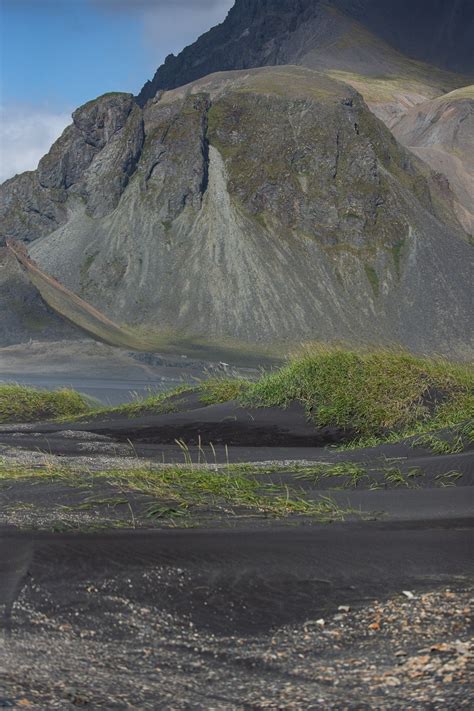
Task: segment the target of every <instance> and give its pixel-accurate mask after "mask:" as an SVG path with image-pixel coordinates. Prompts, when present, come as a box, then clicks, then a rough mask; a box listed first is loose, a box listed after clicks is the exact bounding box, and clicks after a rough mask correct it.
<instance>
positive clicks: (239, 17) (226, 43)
mask: <svg viewBox="0 0 474 711" xmlns="http://www.w3.org/2000/svg"><path fill="white" fill-rule="evenodd" d="M334 10H336V11H338V12H339V13H343V14H344V17H345V21H346V22H349V23H350V21H351V20H352V21H356V22H359V23H362V25H363V26H364V27H365V28H366V30H367V31H368V32H371V33H375V34H376V35H377V36H378V37H379V38H380V39H381V40H383V41H384V42H387V43H388V45H390V47H387V48H384V53H385V54H387V51H388V49H390V48H391V49H392V50H395V51H397V50H398V51H399V52H402V53H407V54H408V56H411V57H412V59H415V60H421V61H425V62H428V63H431V64H433V65H435V66H438V67H439V68H441V69H447V70H451V71H455V72H458V73H459V72H460V73H463V74H470V75H474V57H473V53H472V42H473V38H474V8H473V6H472V4H471V5H470V3H469V0H454V3H453V2H451V0H450V1H449V2H447V1H446V0H384V2H382V3H380V2H379V1H378V0H331V1H330V2H327V0H236V3H235V5H234V6H233V7H232V8H231V10H230V11H229V13H228V15H227V17H226V19H225V20H224V21H223V22H222V23H221V24H220V25H217V26H216V27H214V28H212V29H211V30H210V31H209V32H207V33H205V34H204V35H202V36H201V37H200V38H199V39H198V40H197V41H196V42H195V43H193V44H192V45H190V46H189V47H186V48H185V49H184V50H183V51H182V52H181V53H180V54H178V55H177V56H176V57H175V56H174V55H170V56H168V57H167V59H166V61H165V63H164V64H163V65H162V66H161V67H159V69H158V70H157V72H156V74H155V76H154V78H153V79H152V80H151V81H149V82H147V83H146V84H145V86H144V87H143V88H142V90H141V92H140V93H139V95H138V102H139V103H140V104H141V105H143V104H144V103H145V102H146V101H147V100H148V99H150V98H153V96H155V94H156V92H157V91H159V90H166V89H173V88H176V87H177V86H182V85H184V84H188V83H190V82H191V81H195V80H196V79H199V78H201V77H203V76H206V75H208V74H211V73H214V72H216V71H226V70H232V69H249V68H253V67H257V66H264V65H272V64H300V63H303V64H304V60H303V61H300V60H301V45H300V43H299V42H296V43H295V45H292V42H291V37H292V36H295V35H298V33H299V32H300V31H301V29H302V28H303V27H304V26H305V25H307V24H308V23H310V24H312V25H313V26H314V28H315V29H314V30H313V47H314V38H317V35H318V32H319V29H318V25H322V26H323V32H320V38H319V39H317V42H316V44H317V43H318V42H319V47H320V48H322V49H324V48H325V46H327V44H328V29H327V27H325V25H327V24H328V18H330V17H331V13H332V12H333V11H334ZM412 37H416V38H417V39H416V42H413V41H410V38H412ZM331 41H333V40H331V39H329V43H330V42H331ZM443 57H444V59H443ZM451 57H454V58H455V59H450V58H451ZM312 68H316V67H314V66H313V67H312ZM344 68H345V69H351V68H352V67H351V65H350V64H347V65H346V66H345V67H344ZM374 71H376V72H380V66H377V67H375V66H374Z"/></svg>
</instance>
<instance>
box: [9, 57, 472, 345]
mask: <svg viewBox="0 0 474 711" xmlns="http://www.w3.org/2000/svg"><path fill="white" fill-rule="evenodd" d="M82 116H84V117H87V121H86V122H85V123H83V122H82V121H80V120H79V122H78V117H79V118H80V117H82ZM83 139H84V143H81V141H82V140H83ZM78 146H80V148H78ZM84 146H88V148H87V149H86V148H85V147H84ZM79 153H80V154H81V155H79ZM76 158H77V161H76ZM81 160H83V163H80V161H81ZM111 166H112V168H111ZM111 170H112V171H113V174H112V180H108V179H103V177H101V176H107V175H110V171H111ZM23 180H24V178H23V177H22V176H20V177H19V178H17V179H16V180H13V181H8V182H7V183H6V184H5V185H4V186H2V188H1V194H2V201H3V205H4V206H5V205H6V206H7V207H6V208H4V210H5V212H4V219H3V220H2V227H1V229H2V232H1V234H2V235H3V237H9V236H14V235H13V234H12V233H14V234H15V235H16V236H19V237H22V238H24V239H28V240H30V241H31V242H32V244H31V246H30V253H31V255H32V257H33V258H34V259H35V260H36V261H37V262H38V263H39V264H40V266H41V267H43V268H44V269H45V270H46V271H47V272H49V273H51V274H52V275H53V276H55V277H58V278H59V279H60V281H61V282H62V283H64V284H65V285H66V286H67V287H69V288H70V289H72V290H73V291H74V292H75V293H77V294H79V295H80V296H82V297H83V298H84V299H86V300H87V301H88V302H90V303H91V304H92V305H94V306H96V307H97V308H99V309H100V310H101V311H103V312H104V313H105V314H106V315H107V316H109V317H110V318H112V319H113V320H114V321H115V322H117V323H119V324H124V325H128V326H129V327H131V328H133V329H135V330H136V332H137V333H138V332H140V333H146V334H147V336H150V335H153V334H156V335H159V334H161V335H163V334H164V335H168V336H169V337H170V338H171V337H172V338H175V339H176V338H177V337H179V338H181V339H182V338H186V339H193V338H194V339H201V340H206V339H207V340H208V341H214V342H216V343H217V342H221V341H222V340H226V339H230V340H232V341H233V342H241V343H242V342H247V343H250V344H252V343H253V344H258V343H260V344H261V343H266V344H272V345H277V344H281V343H284V342H288V343H294V342H295V341H302V340H332V339H345V340H349V341H352V342H364V341H365V342H366V341H371V342H379V343H389V342H397V343H403V344H404V345H407V346H410V347H412V348H415V349H417V350H425V349H426V350H433V349H436V350H438V351H440V352H442V351H444V352H457V353H458V354H461V353H465V352H466V351H467V350H468V349H469V339H468V337H467V336H466V333H467V332H468V331H469V328H468V324H469V320H470V312H469V305H468V303H467V301H468V300H469V297H468V295H467V294H466V289H465V285H466V283H468V278H469V277H468V263H469V261H468V260H469V254H470V249H471V248H470V247H469V245H468V243H467V241H466V237H465V235H464V233H463V232H462V230H461V229H460V226H459V223H458V222H457V220H456V218H455V216H454V213H453V211H452V202H453V196H452V194H451V192H450V190H449V187H448V186H447V184H446V183H445V182H443V181H442V180H439V179H437V178H436V176H433V175H432V174H431V173H430V171H429V170H428V169H427V168H426V167H425V166H424V165H423V164H422V163H420V162H419V161H418V160H417V159H416V158H414V157H411V156H410V154H409V153H408V152H407V151H406V150H405V149H403V148H401V146H400V145H399V144H398V143H397V142H396V141H395V140H394V138H393V136H392V135H391V134H390V132H389V131H388V129H386V128H385V127H384V125H383V124H382V123H381V122H380V121H379V120H378V119H376V118H375V116H374V115H373V114H372V113H371V112H370V111H369V110H368V108H367V106H366V105H365V103H364V101H363V100H362V98H361V97H360V95H359V94H357V92H356V91H354V90H353V89H352V88H350V87H348V86H347V85H345V84H342V83H340V82H337V81H334V80H332V79H330V78H328V77H325V76H323V75H321V74H319V73H317V72H314V71H311V70H309V69H304V68H297V67H280V68H264V69H261V70H251V71H241V72H230V73H223V74H218V75H213V76H210V77H206V78H204V79H202V80H200V81H198V82H195V83H194V84H192V85H190V86H187V87H183V88H181V89H176V90H174V91H170V92H165V93H163V94H161V95H159V96H158V97H157V98H156V99H155V100H154V101H151V102H149V103H148V104H147V106H146V108H145V109H144V110H141V109H139V108H138V107H135V106H133V104H132V102H131V100H130V97H128V96H127V95H121V96H118V97H113V99H111V98H110V97H103V98H101V99H99V100H97V101H96V102H92V103H91V104H88V105H86V107H83V108H82V109H80V110H79V111H78V112H77V114H76V116H75V120H74V125H73V126H72V127H71V129H68V130H67V131H66V132H65V134H64V135H63V137H62V138H61V139H60V140H59V142H58V143H57V144H56V145H55V146H53V148H52V150H51V152H50V154H49V155H48V156H47V157H46V158H45V159H44V160H43V161H42V163H41V166H40V168H39V170H38V171H37V173H35V174H30V177H29V181H30V184H31V185H32V186H34V189H33V188H31V190H32V194H33V196H34V197H35V199H37V198H36V195H41V199H44V200H45V201H46V202H47V203H48V204H49V201H51V202H54V201H55V200H56V198H57V196H58V194H60V196H61V202H60V203H59V204H60V206H61V209H62V210H63V212H62V213H61V222H60V221H59V220H58V222H57V223H56V224H53V225H51V227H50V231H49V234H45V228H44V216H43V215H41V214H37V218H36V223H35V218H34V215H35V213H30V214H29V217H28V224H27V225H25V224H24V223H23V222H22V219H21V217H19V214H20V215H21V212H20V213H18V206H19V205H20V204H21V202H20V200H21V190H22V185H23ZM14 197H16V199H17V202H16V203H14V200H13V198H14ZM38 199H39V198H38ZM12 204H14V209H13V210H11V211H10V208H9V207H8V206H11V205H12ZM453 275H455V278H453ZM420 314H423V317H422V318H420Z"/></svg>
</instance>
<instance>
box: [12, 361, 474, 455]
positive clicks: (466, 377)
mask: <svg viewBox="0 0 474 711" xmlns="http://www.w3.org/2000/svg"><path fill="white" fill-rule="evenodd" d="M231 401H232V402H235V403H236V406H238V405H241V406H243V407H245V408H252V409H253V408H266V407H280V408H286V407H288V406H289V405H290V404H291V403H293V402H299V403H301V404H302V405H303V407H304V408H305V411H306V413H307V417H308V420H309V421H310V422H313V423H314V426H315V429H316V428H324V427H333V428H339V429H340V430H342V431H346V432H347V439H351V440H359V441H363V442H364V443H370V440H371V439H374V440H380V439H381V438H387V437H389V438H390V437H404V436H410V435H414V434H422V433H427V432H434V431H438V430H443V429H452V428H456V427H457V428H459V427H461V426H462V431H463V433H464V434H466V433H467V435H468V436H469V433H470V432H471V434H472V425H470V424H469V422H470V421H471V422H472V420H473V418H474V368H473V367H472V365H462V364H455V363H451V362H448V361H446V360H442V359H429V358H422V357H417V356H414V355H411V354H409V353H405V352H397V351H388V350H387V351H382V350H374V351H366V352H357V351H351V350H347V349H342V348H325V349H323V348H317V349H316V348H312V349H306V350H305V351H304V352H303V353H300V354H299V355H297V356H295V357H294V358H292V359H290V360H289V361H288V362H287V364H285V365H284V366H283V367H281V368H280V369H275V370H273V371H270V372H268V373H266V374H263V375H262V377H261V378H260V379H258V380H257V381H249V380H242V379H230V378H214V379H210V380H207V381H203V382H201V383H199V384H197V385H196V386H195V387H189V386H183V387H181V388H179V389H177V390H174V391H172V392H168V393H165V394H159V395H156V396H154V395H151V396H149V397H148V398H145V399H143V400H137V401H136V402H133V403H131V404H127V405H122V406H120V407H117V408H112V409H110V408H102V409H91V407H90V405H89V403H88V401H87V400H86V399H85V398H84V397H83V396H81V395H79V394H77V393H74V392H72V391H68V390H63V391H59V392H54V393H47V392H42V391H39V390H33V389H29V388H23V387H20V386H16V385H7V386H0V422H7V421H8V422H26V421H34V420H41V419H42V420H44V419H51V420H52V419H59V418H60V419H63V420H68V419H76V420H90V419H92V420H94V419H102V418H107V417H112V416H113V417H119V418H130V419H132V418H135V417H140V416H143V415H153V414H157V415H158V414H167V413H173V412H177V411H184V410H188V411H189V410H196V411H197V410H199V409H200V408H201V407H206V406H209V405H216V404H221V403H225V402H231ZM196 417H197V418H199V415H198V414H196Z"/></svg>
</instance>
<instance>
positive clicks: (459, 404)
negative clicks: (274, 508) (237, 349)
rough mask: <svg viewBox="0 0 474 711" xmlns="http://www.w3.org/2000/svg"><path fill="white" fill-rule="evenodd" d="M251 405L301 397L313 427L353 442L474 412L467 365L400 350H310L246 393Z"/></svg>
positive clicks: (459, 419)
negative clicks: (328, 429)
mask: <svg viewBox="0 0 474 711" xmlns="http://www.w3.org/2000/svg"><path fill="white" fill-rule="evenodd" d="M244 400H245V402H246V404H248V405H254V406H258V407H266V406H267V407H268V406H281V407H285V406H288V405H289V404H290V403H291V402H293V401H299V402H301V403H302V404H303V405H304V406H305V408H306V411H307V413H308V415H309V417H310V418H311V419H312V420H313V421H314V423H315V424H316V425H317V426H318V427H337V428H341V429H343V430H346V431H347V433H348V436H350V437H352V438H353V439H356V438H358V439H361V438H365V439H366V440H367V439H369V438H380V437H381V436H387V435H390V434H392V435H396V436H398V435H400V436H405V435H406V436H408V434H410V433H412V434H416V433H417V432H422V431H429V430H430V429H431V430H438V429H442V428H443V427H447V428H449V427H456V426H459V425H460V424H462V423H465V422H467V421H469V420H472V418H473V417H474V369H473V368H472V366H469V365H458V364H453V363H450V362H448V361H445V360H441V359H439V360H435V359H429V358H421V357H417V356H413V355H411V354H408V353H405V352H392V351H388V350H387V351H380V350H378V351H373V352H371V351H368V352H365V353H363V352H356V351H350V350H343V349H342V348H341V349H340V348H332V349H329V348H326V349H322V348H319V349H317V350H316V349H310V350H307V351H306V352H305V353H304V354H303V355H302V356H300V357H297V358H295V359H294V360H292V361H290V362H289V363H288V365H287V366H285V367H284V368H282V369H281V370H278V371H276V372H273V373H270V374H268V375H266V376H264V377H263V378H261V380H259V381H258V382H257V383H255V384H252V385H250V386H249V387H248V389H247V390H246V393H245V395H244Z"/></svg>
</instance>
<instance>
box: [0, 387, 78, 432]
mask: <svg viewBox="0 0 474 711" xmlns="http://www.w3.org/2000/svg"><path fill="white" fill-rule="evenodd" d="M90 409H91V401H90V400H89V399H88V398H86V397H84V396H83V395H80V394H79V393H77V392H75V391H74V390H67V389H64V390H57V391H54V392H49V391H47V390H40V389H37V388H31V387H26V386H24V385H16V384H14V383H12V384H9V383H7V384H6V385H1V384H0V423H6V422H38V421H39V420H53V419H55V418H57V417H74V416H77V415H81V414H84V413H85V412H87V411H88V410H90Z"/></svg>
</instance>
